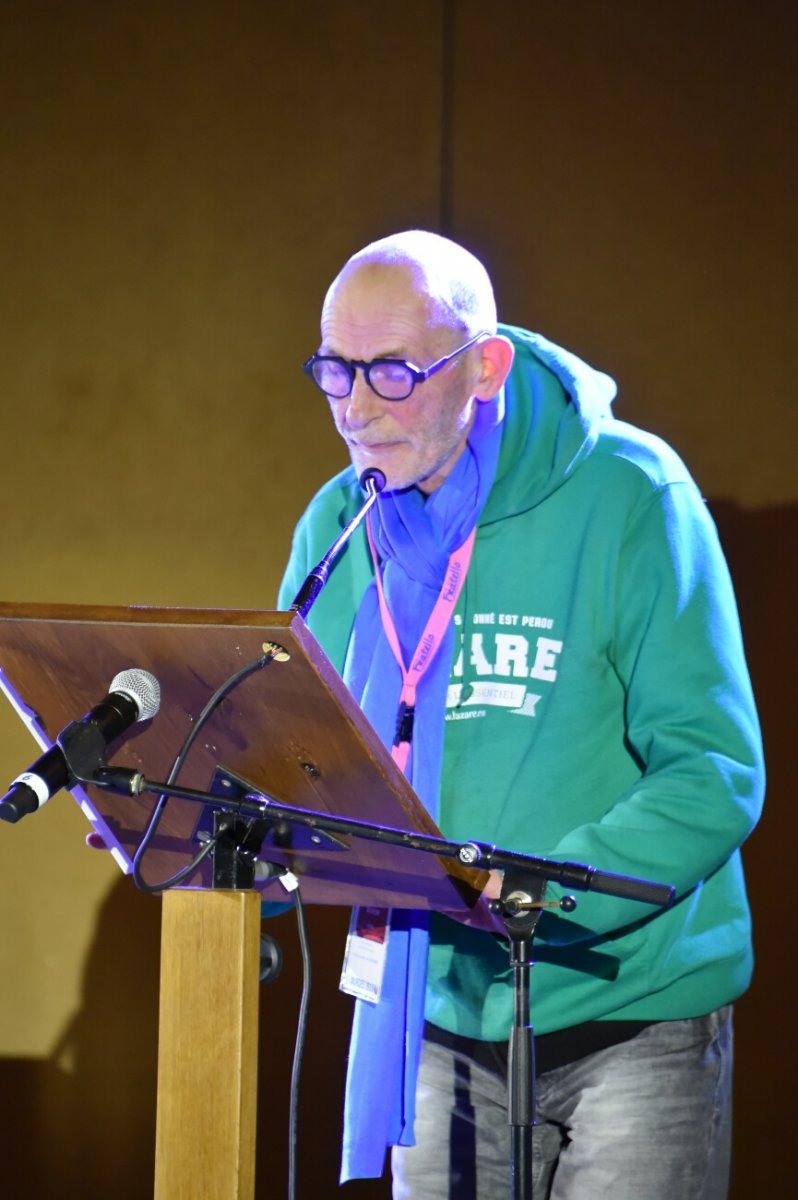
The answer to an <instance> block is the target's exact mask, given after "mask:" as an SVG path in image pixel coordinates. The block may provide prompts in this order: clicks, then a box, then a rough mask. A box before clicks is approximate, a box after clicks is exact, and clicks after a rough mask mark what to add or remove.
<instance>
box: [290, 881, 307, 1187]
mask: <svg viewBox="0 0 798 1200" xmlns="http://www.w3.org/2000/svg"><path fill="white" fill-rule="evenodd" d="M294 904H295V906H296V921H297V930H298V932H299V946H300V949H301V951H302V997H301V1000H300V1002H299V1016H298V1018H297V1026H296V1045H295V1046H294V1062H293V1066H292V1068H291V1091H290V1096H289V1101H288V1200H296V1174H297V1173H296V1155H297V1142H298V1138H297V1130H298V1127H299V1079H300V1075H301V1072H302V1058H303V1055H304V1052H305V1034H306V1032H307V1015H308V1005H309V1003H310V984H311V971H310V947H309V945H308V931H307V925H306V923H305V906H304V904H303V902H302V897H301V895H300V893H299V888H298V887H296V888H295V889H294Z"/></svg>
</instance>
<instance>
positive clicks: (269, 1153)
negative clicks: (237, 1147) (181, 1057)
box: [0, 878, 390, 1200]
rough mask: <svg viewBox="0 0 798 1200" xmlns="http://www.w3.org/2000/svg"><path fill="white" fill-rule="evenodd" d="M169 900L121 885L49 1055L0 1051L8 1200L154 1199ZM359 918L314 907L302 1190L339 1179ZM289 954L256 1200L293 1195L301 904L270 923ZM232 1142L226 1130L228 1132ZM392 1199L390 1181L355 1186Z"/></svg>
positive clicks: (271, 1028) (270, 1007)
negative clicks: (0, 1055) (162, 961)
mask: <svg viewBox="0 0 798 1200" xmlns="http://www.w3.org/2000/svg"><path fill="white" fill-rule="evenodd" d="M160 914H161V910H160V903H159V902H158V901H157V900H155V899H153V898H152V897H149V896H144V895H142V894H141V893H140V892H138V891H137V890H136V888H135V886H134V884H133V882H132V880H130V879H127V878H126V879H120V880H119V881H118V883H116V884H115V885H114V887H113V888H112V890H111V892H110V893H109V895H108V898H107V900H106V901H105V903H104V905H103V907H102V909H101V911H100V915H99V919H98V923H97V930H96V934H95V938H94V942H93V944H92V947H91V951H90V953H89V958H88V961H87V966H86V973H85V978H84V988H83V1004H82V1008H81V1010H80V1012H79V1013H78V1014H77V1016H76V1017H75V1019H74V1020H73V1021H72V1022H71V1024H70V1025H69V1026H68V1027H67V1029H66V1030H65V1031H64V1033H63V1035H62V1037H61V1038H60V1039H59V1043H58V1045H57V1046H56V1047H55V1048H54V1050H53V1052H52V1054H51V1056H50V1057H49V1058H48V1059H44V1060H14V1059H0V1098H2V1099H1V1100H0V1111H2V1114H3V1115H2V1130H3V1144H4V1145H5V1146H6V1147H13V1148H14V1154H13V1156H12V1155H10V1154H6V1155H4V1156H3V1157H4V1160H5V1161H4V1163H3V1166H2V1169H0V1181H2V1182H0V1193H2V1196H3V1200H56V1198H57V1200H73V1198H74V1200H78V1198H80V1200H84V1198H85V1197H87V1196H90V1197H95V1196H97V1197H99V1196H113V1197H114V1200H142V1197H146V1196H151V1195H152V1188H153V1178H154V1163H155V1101H156V1090H157V1044H158V974H159V953H160ZM347 925H348V912H346V911H344V910H343V909H322V908H313V909H310V910H309V911H308V928H309V938H310V944H311V954H312V960H313V963H312V967H313V988H312V993H311V1005H310V1032H309V1037H308V1044H307V1048H306V1055H305V1064H304V1068H303V1078H302V1091H301V1101H300V1135H299V1153H298V1162H299V1167H298V1171H299V1182H298V1194H299V1195H300V1196H301V1195H317V1196H327V1195H333V1194H334V1193H335V1191H336V1189H337V1186H338V1166H339V1157H340V1139H341V1119H342V1112H343V1088H344V1069H345V1057H346V1047H347V1044H348V1036H349V1025H350V1020H351V1002H350V1000H349V999H348V998H347V997H345V996H343V995H342V994H341V993H340V992H339V991H338V976H339V974H340V968H341V960H342V957H343V947H344V942H345V940H346V932H347ZM266 931H267V932H269V933H270V934H272V936H274V937H275V938H276V939H277V941H278V943H279V945H280V947H281V950H282V953H283V958H284V964H283V969H282V972H281V974H280V976H279V977H278V978H277V979H276V980H275V981H274V982H273V983H271V984H269V985H267V986H265V987H263V989H262V991H261V1012H260V1050H259V1071H258V1079H259V1095H258V1145H257V1169H256V1200H267V1198H268V1200H273V1198H274V1197H276V1196H284V1195H286V1194H287V1163H288V1150H287V1137H288V1092H289V1081H290V1072H291V1061H292V1056H293V1049H294V1040H295V1034H296V1018H297V1013H298V1010H299V1000H300V993H301V984H302V980H301V957H300V952H299V946H298V938H297V932H296V920H295V917H294V914H293V911H291V912H287V913H285V914H284V915H283V916H281V917H278V918H275V919H274V920H272V921H269V922H268V923H267V930H266ZM220 1136H224V1134H223V1131H220ZM345 1194H347V1195H350V1196H352V1197H353V1198H359V1200H379V1198H380V1197H388V1196H389V1194H390V1189H389V1185H388V1182H387V1181H371V1180H368V1181H363V1182H357V1183H354V1184H352V1185H350V1186H349V1187H348V1188H347V1191H346V1193H345Z"/></svg>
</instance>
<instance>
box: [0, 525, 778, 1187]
mask: <svg viewBox="0 0 798 1200" xmlns="http://www.w3.org/2000/svg"><path fill="white" fill-rule="evenodd" d="M710 507H711V509H712V512H713V514H714V516H715V518H716V521H717V523H718V527H719V529H720V533H721V538H722V540H723V543H724V546H725V548H726V553H727V556H728V558H729V562H730V565H731V569H732V574H733V576H734V579H735V585H736V588H737V594H738V599H739V604H740V612H741V615H742V621H743V628H744V631H745V638H746V647H747V652H748V659H749V663H750V667H751V673H752V676H753V680H754V687H755V691H756V694H757V699H758V703H759V709H760V715H761V719H762V725H763V729H764V735H765V747H766V753H767V758H768V770H769V791H768V806H767V810H766V816H765V819H764V820H763V822H762V824H761V826H760V828H759V829H758V830H757V831H756V833H755V834H754V836H753V837H752V838H751V840H750V842H749V844H748V845H747V846H746V848H745V861H746V869H747V873H748V880H749V890H750V895H751V902H752V907H753V910H754V918H755V923H756V940H757V974H756V977H755V982H754V986H753V987H752V989H751V991H750V992H749V994H748V995H747V996H745V997H744V999H743V1000H742V1001H741V1002H740V1004H739V1005H738V1009H737V1076H736V1122H737V1130H738V1136H737V1138H736V1139H735V1159H734V1171H733V1184H732V1197H733V1198H734V1197H740V1198H742V1197H743V1196H749V1195H765V1194H769V1192H770V1190H771V1189H772V1190H773V1192H774V1194H775V1193H776V1192H777V1191H778V1190H780V1185H781V1184H782V1183H783V1181H784V1180H785V1179H786V1178H788V1177H789V1176H788V1171H789V1170H790V1165H789V1164H788V1162H787V1155H788V1154H789V1153H790V1148H789V1146H788V1144H787V1143H788V1141H789V1139H781V1138H776V1139H774V1138H773V1136H772V1127H773V1124H774V1122H777V1123H778V1124H779V1125H780V1126H782V1127H783V1126H785V1125H786V1127H787V1128H789V1127H790V1125H791V1123H792V1120H793V1118H794V1116H795V1115H796V1114H795V1112H794V1109H795V1100H794V1098H793V1097H794V1087H793V1086H792V1078H791V1071H790V1056H789V1054H788V1053H787V1037H788V1034H787V1033H786V1032H785V1031H787V1030H789V1029H790V1028H791V1024H790V1020H789V1019H788V1018H791V1016H792V1013H793V1012H794V1011H795V1007H796V1001H798V996H796V994H795V983H794V982H792V980H793V974H792V973H791V972H789V971H785V969H784V961H785V959H784V943H785V940H786V938H787V936H788V929H789V928H790V926H789V925H788V921H789V920H790V903H791V896H790V894H789V891H788V889H789V887H790V885H791V883H792V875H793V871H792V858H793V851H792V846H793V842H794V838H795V833H796V830H795V825H796V818H795V816H794V815H793V814H794V812H795V807H794V805H793V804H791V799H792V796H791V779H790V777H789V769H790V766H791V763H790V749H789V747H790V741H789V740H788V739H790V738H793V737H794V735H793V732H792V729H791V728H788V723H790V722H789V712H790V710H789V708H788V705H787V703H786V691H787V688H788V686H790V685H791V683H792V677H791V674H790V665H791V664H794V663H795V662H796V656H795V655H794V653H793V654H792V655H791V654H790V649H791V648H792V650H793V651H794V649H795V633H794V626H793V625H792V624H791V621H792V609H793V604H792V601H791V598H790V595H789V587H790V583H791V579H790V570H791V563H792V562H793V561H794V557H795V555H794V553H793V554H792V555H791V554H790V552H789V547H791V546H794V542H795V529H796V522H798V510H796V506H792V507H784V508H778V509H770V510H762V511H758V512H745V511H743V510H740V509H738V508H736V507H735V506H734V505H731V504H728V503H716V504H711V505H710ZM788 641H789V642H790V645H788V644H787V642H788ZM308 923H309V933H310V943H311V952H312V956H313V971H314V979H313V993H312V999H311V1006H310V1036H309V1044H308V1048H307V1053H306V1061H305V1067H304V1071H303V1087H302V1095H301V1101H300V1145H299V1155H298V1159H299V1186H298V1192H299V1195H305V1196H308V1195H317V1196H328V1195H334V1194H335V1191H336V1188H337V1173H338V1160H339V1151H340V1136H341V1114H342V1108H343V1076H344V1063H345V1054H346V1046H347V1040H348V1031H349V1022H350V1013H351V1008H350V1001H349V1000H348V999H347V998H346V997H344V996H342V995H341V994H340V992H339V991H338V975H339V971H340V963H341V956H342V953H343V945H344V940H345V937H346V927H347V913H346V912H345V911H343V910H341V909H321V908H316V909H311V910H310V911H309V913H308ZM268 931H269V932H270V933H272V934H273V936H275V937H276V938H277V940H278V942H279V943H280V945H281V948H282V951H283V955H284V960H285V963H284V968H283V972H282V974H281V975H280V977H279V978H278V979H277V980H276V981H275V982H274V983H272V984H269V985H268V986H266V987H264V988H263V990H262V993H261V1035H260V1053H259V1097H258V1152H257V1173H256V1179H257V1183H256V1196H257V1197H258V1200H267V1197H269V1198H272V1197H275V1196H280V1195H284V1194H286V1171H287V1168H286V1164H287V1148H286V1140H287V1124H288V1085H289V1076H290V1067H291V1057H292V1054H293V1045H294V1036H295V1026H296V1015H297V1012H298V1008H299V997H300V988H301V960H300V955H299V949H298V942H297V936H296V926H295V919H294V916H293V913H286V914H284V915H283V916H281V917H279V918H276V919H274V920H273V921H271V922H269V924H268ZM159 934H160V905H159V903H158V902H157V901H155V900H152V899H151V898H149V897H146V896H143V895H141V894H140V893H138V892H137V891H136V889H135V887H134V886H133V884H132V882H131V880H129V879H120V880H119V882H118V883H117V884H116V885H115V886H114V887H113V889H112V890H111V892H110V893H109V896H108V898H107V900H106V902H105V904H104V906H103V908H102V910H101V912H100V916H99V920H98V925H97V932H96V936H95V940H94V943H93V946H92V950H91V953H90V956H89V960H88V964H87V968H86V975H85V987H84V997H83V1008H82V1009H81V1011H80V1012H79V1014H78V1015H77V1016H76V1018H75V1020H74V1021H73V1022H72V1023H71V1025H70V1026H69V1028H68V1029H67V1030H65V1032H64V1034H63V1037H62V1038H61V1040H60V1043H59V1045H58V1046H57V1047H56V1048H55V1050H54V1051H53V1054H52V1055H51V1057H50V1059H48V1060H45V1061H35V1062H34V1061H20V1060H9V1059H6V1060H0V1096H2V1098H3V1100H2V1111H3V1120H2V1125H3V1141H4V1145H5V1146H6V1147H13V1148H14V1152H15V1153H14V1155H13V1158H14V1160H15V1162H16V1163H17V1164H18V1165H17V1167H16V1168H15V1170H16V1172H17V1178H16V1180H12V1179H11V1178H10V1171H11V1170H12V1167H11V1158H12V1156H11V1155H10V1154H8V1155H5V1156H4V1157H5V1163H4V1166H3V1170H2V1177H3V1186H2V1192H3V1196H4V1198H5V1200H22V1198H23V1197H25V1200H28V1198H29V1197H35V1200H50V1198H51V1197H52V1198H53V1200H55V1197H58V1198H59V1200H71V1198H72V1197H75V1198H77V1197H81V1198H83V1197H85V1196H113V1197H114V1198H115V1200H141V1197H144V1196H148V1195H151V1194H152V1179H153V1170H154V1134H155V1096H156V1059H157V1007H158V965H159V964H158V954H159ZM765 1098H767V1101H766V1102H765ZM222 1136H223V1134H222ZM763 1146H767V1147H768V1153H767V1155H764V1154H762V1153H761V1150H760V1148H761V1147H763ZM779 1155H781V1156H782V1157H781V1160H780V1159H779ZM342 1194H343V1195H344V1196H352V1197H355V1198H359V1200H379V1198H384V1200H387V1197H388V1196H389V1194H390V1187H389V1183H388V1180H387V1179H383V1180H380V1181H370V1180H369V1181H360V1182H356V1183H353V1184H350V1185H348V1186H347V1188H346V1190H345V1192H344V1193H342Z"/></svg>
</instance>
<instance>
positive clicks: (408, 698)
mask: <svg viewBox="0 0 798 1200" xmlns="http://www.w3.org/2000/svg"><path fill="white" fill-rule="evenodd" d="M367 529H368V538H369V547H370V549H371V557H372V558H373V560H374V571H375V574H376V578H377V595H378V597H379V601H380V616H381V617H382V627H383V629H384V630H385V636H386V638H387V639H388V644H389V646H390V647H391V650H392V651H393V656H394V658H395V659H396V661H397V663H398V665H399V670H400V671H401V672H402V691H401V693H400V696H399V710H398V712H397V716H396V733H395V734H394V739H393V746H392V747H391V756H392V758H393V759H394V761H395V762H397V763H398V764H399V767H400V768H401V770H402V771H404V769H405V767H406V766H407V760H408V758H409V757H410V743H411V741H412V738H413V719H414V717H415V708H416V688H417V687H418V685H419V683H420V681H421V678H422V676H423V675H424V672H425V671H426V670H427V668H428V667H429V665H430V663H431V662H432V660H433V658H434V657H435V655H436V653H437V652H438V650H439V649H440V645H441V642H442V641H443V636H444V634H445V632H446V630H447V628H448V626H449V622H450V621H451V619H452V614H453V612H454V609H455V605H456V604H457V599H458V596H459V595H460V592H461V591H462V588H463V584H464V583H465V577H466V575H467V574H468V567H469V564H470V562H471V552H472V550H473V549H474V538H475V536H476V528H474V529H472V530H471V532H470V533H469V535H468V537H467V538H466V540H465V541H464V542H463V544H462V546H460V548H459V549H458V550H455V551H454V553H453V554H452V555H451V557H450V559H449V564H448V566H447V568H446V575H445V577H444V580H443V586H442V587H441V590H440V593H439V595H438V599H437V600H436V601H435V607H434V608H433V610H432V613H431V614H430V618H429V620H428V621H427V625H426V628H425V629H424V632H423V633H422V635H421V640H420V641H419V643H418V645H417V646H416V650H415V653H414V655H413V657H412V660H411V662H410V666H409V667H406V666H405V662H404V658H403V656H402V648H401V646H400V644H399V637H398V634H397V632H396V626H395V625H394V621H393V617H392V616H391V614H390V612H389V611H388V605H387V603H386V600H385V592H384V590H383V586H382V576H381V574H380V563H379V559H378V557H377V550H376V547H375V545H374V538H373V535H372V532H371V522H370V521H368V522H367Z"/></svg>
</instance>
